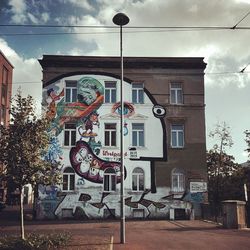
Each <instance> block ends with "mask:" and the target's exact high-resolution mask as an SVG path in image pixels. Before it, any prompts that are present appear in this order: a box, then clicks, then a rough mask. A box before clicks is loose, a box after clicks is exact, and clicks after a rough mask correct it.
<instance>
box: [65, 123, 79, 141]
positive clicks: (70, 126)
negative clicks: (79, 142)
mask: <svg viewBox="0 0 250 250" xmlns="http://www.w3.org/2000/svg"><path fill="white" fill-rule="evenodd" d="M75 144H76V124H75V123H65V124H64V146H75Z"/></svg>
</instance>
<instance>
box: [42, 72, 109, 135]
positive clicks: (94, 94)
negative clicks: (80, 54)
mask: <svg viewBox="0 0 250 250" xmlns="http://www.w3.org/2000/svg"><path fill="white" fill-rule="evenodd" d="M52 90H53V89H51V90H50V89H49V90H48V94H49V95H50V99H51V100H53V98H54V99H55V98H56V99H57V98H59V97H58V96H60V97H61V96H63V94H62V93H64V92H63V91H62V92H61V93H60V94H59V95H58V96H55V97H54V94H52V97H51V93H53V91H52ZM103 93H104V88H103V86H102V84H101V83H100V82H99V81H97V80H96V79H94V78H92V77H83V78H81V79H80V80H79V81H77V99H78V100H77V101H76V102H70V103H66V102H65V101H64V100H63V101H60V102H59V103H58V104H57V106H55V105H54V104H53V105H51V106H52V107H53V108H52V107H48V111H47V112H48V115H50V116H51V117H52V115H53V118H55V119H54V120H53V123H54V126H56V127H57V132H56V135H59V134H60V133H61V131H62V130H63V126H64V123H67V122H75V121H77V122H78V123H80V121H81V119H82V118H83V117H87V116H89V115H90V114H91V113H93V112H94V111H95V110H97V109H98V108H99V107H100V106H101V105H102V103H103V99H104V97H103ZM53 102H55V100H54V101H52V103H53ZM50 110H52V111H53V112H52V111H50Z"/></svg>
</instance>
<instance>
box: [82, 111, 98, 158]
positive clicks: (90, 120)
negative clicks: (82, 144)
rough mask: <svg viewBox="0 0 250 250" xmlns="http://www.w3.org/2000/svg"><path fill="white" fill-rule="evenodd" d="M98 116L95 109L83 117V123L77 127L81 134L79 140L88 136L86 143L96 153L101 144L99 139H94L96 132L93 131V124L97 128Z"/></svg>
mask: <svg viewBox="0 0 250 250" xmlns="http://www.w3.org/2000/svg"><path fill="white" fill-rule="evenodd" d="M98 117H99V114H98V113H97V112H96V111H94V112H92V113H91V114H90V115H89V116H87V117H84V118H83V124H82V125H81V126H80V127H79V128H78V132H79V134H80V136H81V139H80V140H85V139H87V138H88V144H89V145H90V147H91V148H92V150H93V151H94V153H95V154H96V155H98V154H99V153H100V150H101V146H102V145H101V142H100V141H96V140H95V137H96V136H97V133H94V132H93V128H94V126H96V127H97V128H99V127H100V123H99V119H98Z"/></svg>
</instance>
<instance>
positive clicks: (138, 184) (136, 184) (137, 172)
mask: <svg viewBox="0 0 250 250" xmlns="http://www.w3.org/2000/svg"><path fill="white" fill-rule="evenodd" d="M132 190H133V191H143V190H144V171H143V169H141V168H135V169H134V170H133V173H132Z"/></svg>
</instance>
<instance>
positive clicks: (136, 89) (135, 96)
mask: <svg viewBox="0 0 250 250" xmlns="http://www.w3.org/2000/svg"><path fill="white" fill-rule="evenodd" d="M132 102H133V103H144V90H143V83H132Z"/></svg>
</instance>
